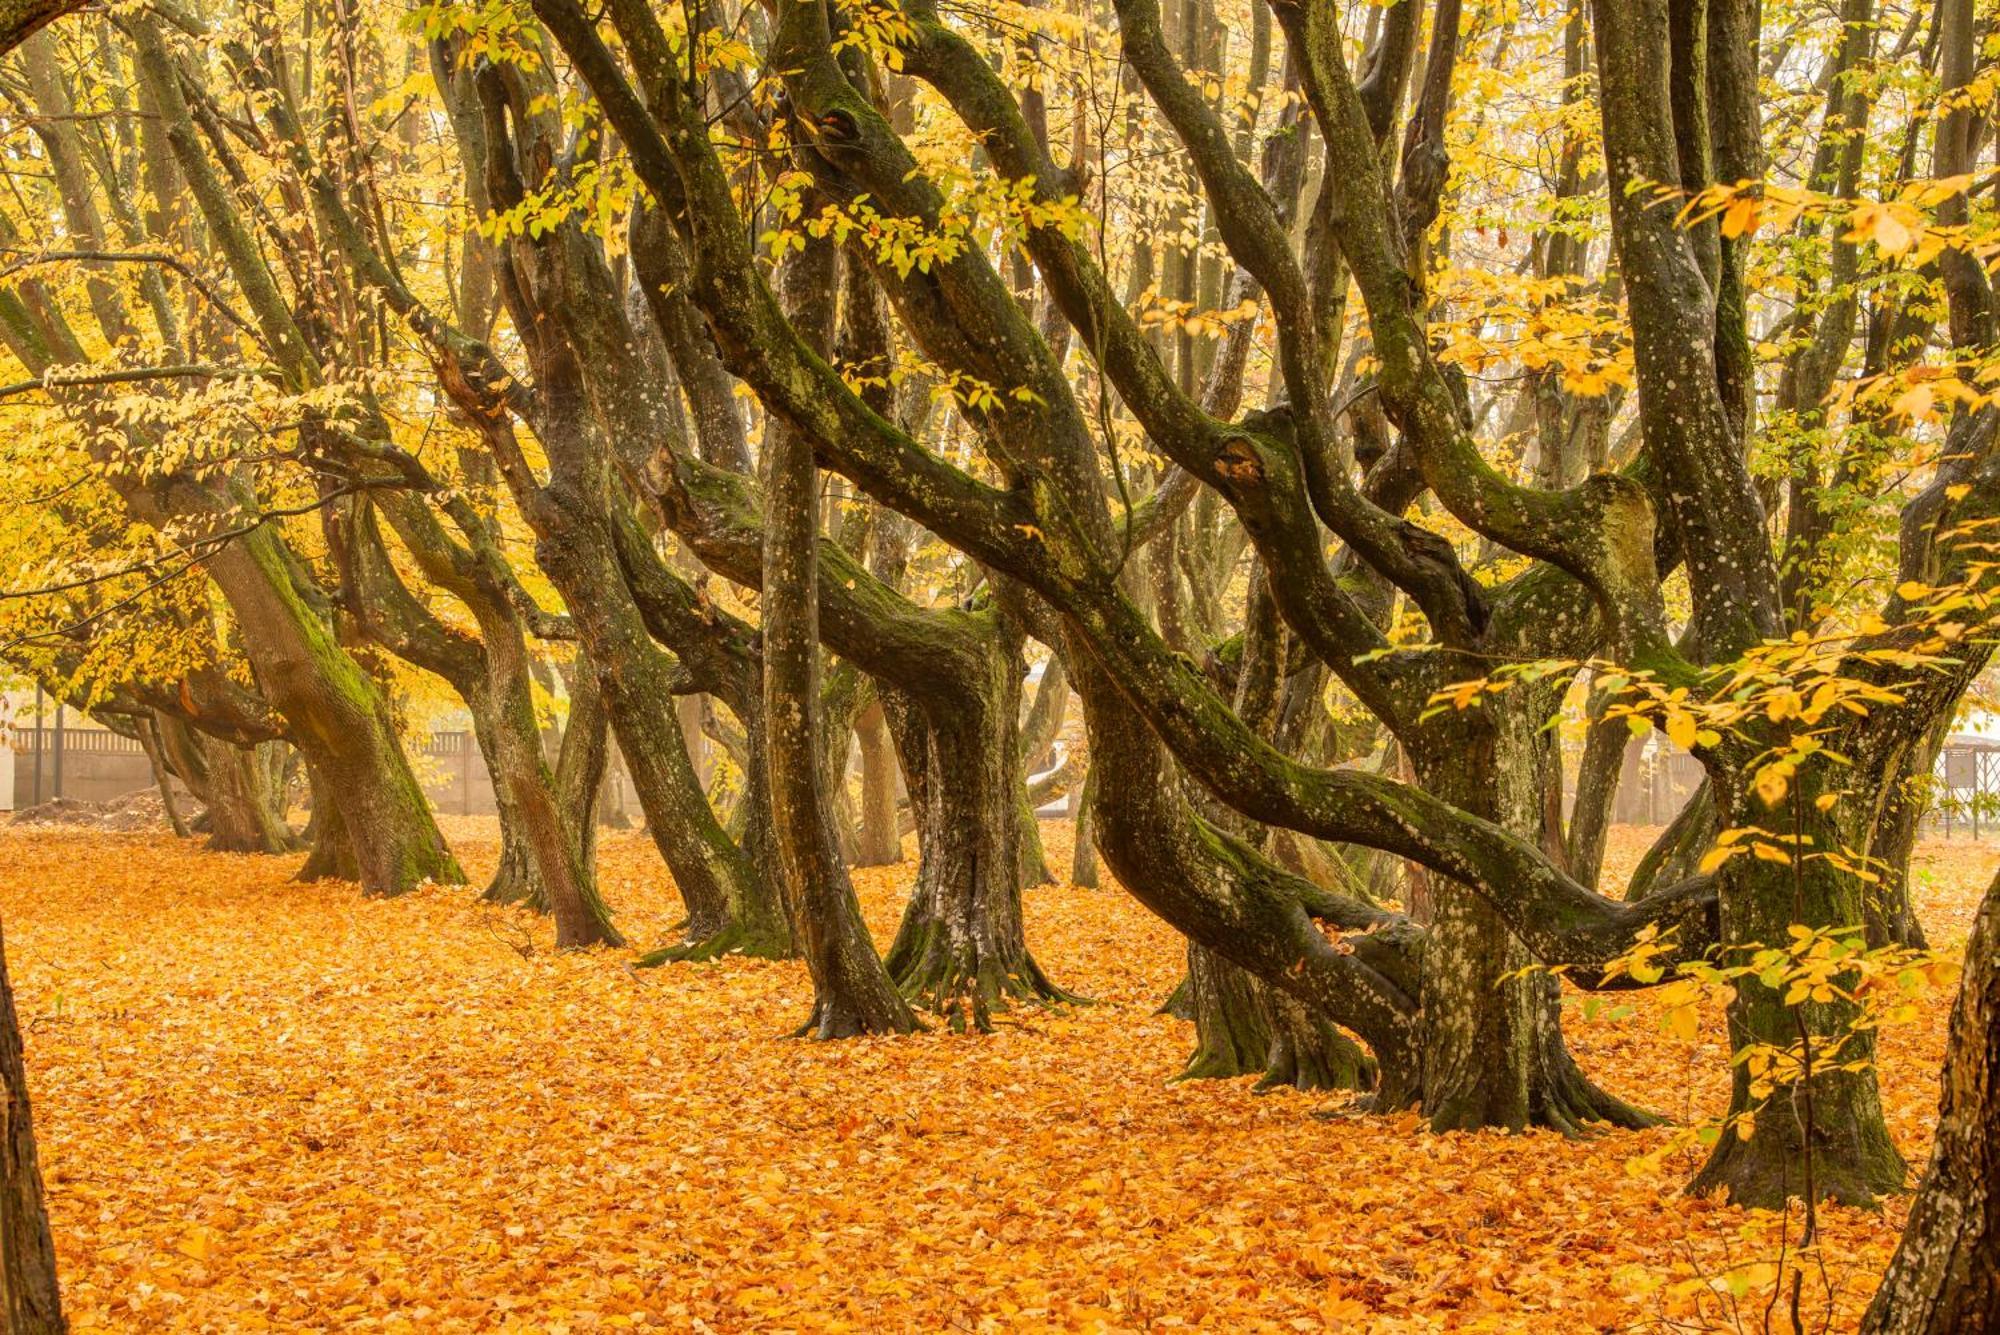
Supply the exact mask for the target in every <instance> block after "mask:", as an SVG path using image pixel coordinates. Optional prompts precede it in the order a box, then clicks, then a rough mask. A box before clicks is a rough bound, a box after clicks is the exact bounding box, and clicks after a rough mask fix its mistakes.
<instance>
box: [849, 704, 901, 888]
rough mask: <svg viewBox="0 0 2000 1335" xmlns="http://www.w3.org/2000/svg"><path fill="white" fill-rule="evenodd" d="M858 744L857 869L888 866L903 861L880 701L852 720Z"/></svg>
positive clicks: (889, 742) (892, 755)
mask: <svg viewBox="0 0 2000 1335" xmlns="http://www.w3.org/2000/svg"><path fill="white" fill-rule="evenodd" d="M854 735H855V736H856V737H857V738H858V739H860V743H861V848H860V852H859V856H857V857H856V858H855V865H856V866H858V867H887V866H890V865H892V864H894V863H898V862H901V861H902V860H903V840H902V838H901V835H900V832H899V830H898V829H897V820H896V776H897V767H896V743H895V741H894V739H893V738H891V737H890V736H889V722H888V719H887V718H885V717H884V715H883V712H882V702H881V701H880V700H871V701H870V702H869V704H868V708H866V709H864V710H862V711H861V717H860V718H858V719H856V720H855V723H854Z"/></svg>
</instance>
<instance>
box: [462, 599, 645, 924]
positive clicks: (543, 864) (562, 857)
mask: <svg viewBox="0 0 2000 1335" xmlns="http://www.w3.org/2000/svg"><path fill="white" fill-rule="evenodd" d="M486 655H487V665H488V666H487V673H488V678H489V681H490V685H491V689H492V693H493V697H494V701H493V703H494V710H493V729H492V736H493V748H494V760H495V761H496V762H497V763H498V766H499V768H498V770H497V772H496V773H495V774H494V776H493V781H494V785H495V786H496V787H504V788H505V789H506V792H507V795H508V797H509V798H510V799H511V800H512V802H513V805H514V809H515V811H516V813H517V819H518V820H519V822H520V829H521V833H522V835H523V837H524V838H525V840H526V842H527V844H528V848H529V851H530V853H531V854H532V856H533V858H534V866H535V874H536V877H537V879H538V880H539V881H540V883H541V884H542V886H543V887H544V888H545V889H546V891H547V893H548V900H549V913H550V915H551V916H552V917H553V918H554V919H555V924H556V947H557V949H561V950H570V949H579V948H582V947H585V946H593V945H613V946H616V945H623V944H624V943H625V939H624V937H622V936H620V935H619V933H618V929H617V928H615V927H613V926H612V925H611V913H610V910H609V909H607V908H606V907H605V906H604V901H603V900H602V899H600V898H599V897H598V895H597V888H596V878H595V877H594V876H593V875H592V874H591V869H590V867H589V866H588V865H586V864H585V863H584V862H582V860H581V853H582V847H581V845H580V843H579V842H578V840H577V839H576V837H575V829H574V825H575V822H574V821H573V820H572V821H565V820H564V813H563V812H562V811H560V810H558V808H557V806H556V796H555V790H556V782H555V778H556V776H555V775H554V774H552V773H551V772H550V770H549V764H548V757H547V756H546V754H545V753H544V752H543V750H542V734H541V729H540V726H539V725H538V724H537V722H536V720H535V704H534V696H533V694H532V691H531V689H530V683H531V678H530V675H529V672H528V664H527V655H526V646H525V645H524V644H523V643H522V641H521V639H520V638H519V636H518V635H516V636H511V637H510V636H506V635H501V634H488V635H487V636H486ZM582 817H583V819H586V820H587V819H588V818H589V812H588V811H586V812H584V813H582Z"/></svg>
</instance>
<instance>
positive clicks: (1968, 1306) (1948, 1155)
mask: <svg viewBox="0 0 2000 1335" xmlns="http://www.w3.org/2000/svg"><path fill="white" fill-rule="evenodd" d="M1942 1083H1943V1085H1944V1094H1943V1097H1942V1098H1941V1099H1940V1100H1939V1104H1938V1128H1937V1140H1936V1142H1935V1145H1934V1147H1933V1149H1932V1151H1931V1164H1930V1168H1929V1170H1928V1171H1927V1172H1926V1173H1925V1174H1924V1182H1923V1185H1922V1187H1920V1188H1919V1189H1918V1191H1917V1198H1916V1201H1915V1203H1914V1204H1913V1205H1912V1206H1911V1208H1910V1220H1909V1223H1908V1224H1907V1225H1906V1226H1905V1227H1904V1229H1903V1240H1902V1242H1901V1244H1900V1245H1899V1246H1898V1247H1897V1248H1896V1255H1895V1258H1894V1259H1893V1260H1891V1261H1890V1262H1889V1271H1888V1274H1886V1275H1885V1276H1884V1277H1883V1279H1882V1287H1881V1289H1880V1290H1879V1291H1878V1292H1877V1293H1876V1295H1875V1301H1874V1303H1873V1304H1872V1305H1871V1306H1870V1307H1869V1309H1868V1315H1867V1317H1866V1318H1865V1319H1864V1320H1863V1321H1862V1325H1861V1329H1862V1331H1863V1332H1864V1335H1991V1333H1992V1332H1995V1331H2000V878H1996V879H1995V880H1994V882H1993V883H1992V884H1991V885H1989V886H1987V888H1986V898H1985V899H1984V900H1983V901H1982V902H1981V903H1980V906H1979V914H1978V917H1977V918H1975V919H1974V921H1973V925H1972V939H1971V940H1970V941H1968V942H1967V943H1966V948H1965V977H1964V981H1963V982H1961V983H1960V984H1959V990H1958V1004H1957V1005H1956V1006H1955V1007H1954V1008H1953V1010H1952V1013H1951V1042H1950V1045H1949V1046H1948V1047H1947V1048H1946V1049H1945V1063H1944V1072H1943V1077H1942Z"/></svg>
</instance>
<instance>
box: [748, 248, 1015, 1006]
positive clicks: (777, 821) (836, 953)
mask: <svg viewBox="0 0 2000 1335" xmlns="http://www.w3.org/2000/svg"><path fill="white" fill-rule="evenodd" d="M835 272H836V269H835V252H834V250H833V246H832V243H831V242H828V241H823V240H822V241H808V242H807V243H806V247H805V249H804V250H803V251H801V252H800V253H799V254H796V255H794V256H793V257H792V258H791V260H790V262H789V263H787V265H786V266H785V270H784V280H785V281H784V292H785V298H786V305H787V306H788V308H789V309H790V310H791V312H792V313H793V315H794V317H795V318H799V319H801V321H802V323H803V324H804V326H805V327H806V328H807V329H808V330H811V331H813V332H814V333H816V334H817V335H818V339H819V342H820V345H821V347H822V349H824V347H825V346H826V344H827V343H829V342H830V341H831V338H832V325H833V312H834V302H835V290H836V281H835ZM763 462H764V470H765V473H764V495H765V505H766V508H767V518H766V522H765V528H764V548H763V578H762V590H763V608H762V610H763V632H764V692H763V700H764V744H765V746H766V748H767V754H768V756H769V757H770V761H769V766H768V773H769V776H770V784H771V817H772V819H771V825H772V831H773V833H774V834H775V836H776V843H777V848H778V857H779V861H780V862H781V863H782V864H783V867H784V876H785V890H786V896H787V899H788V901H789V903H790V906H791V910H792V921H793V925H794V927H795V929H796V931H797V933H798V940H799V948H800V953H801V954H803V955H804V956H805V961H806V968H807V969H808V970H809V971H810V972H811V974H812V982H813V1004H812V1013H811V1015H810V1016H809V1017H808V1018H807V1019H806V1022H805V1023H804V1024H803V1025H801V1026H800V1027H799V1033H800V1034H801V1035H802V1036H809V1037H812V1038H816V1039H837V1038H849V1037H852V1036H855V1035H858V1034H907V1033H910V1032H911V1031H913V1030H914V1029H916V1027H917V1021H916V1017H915V1016H913V1015H911V1013H910V1008H909V1005H908V1003H906V1002H905V1001H904V1000H903V997H902V995H901V994H900V993H899V992H898V991H897V990H896V985H895V983H894V982H892V981H891V979H890V977H889V973H888V970H886V969H885V968H883V965H882V957H881V956H880V955H878V954H876V952H875V943H874V941H873V940H872V939H871V938H870V937H869V935H868V925H867V923H866V922H864V921H863V920H862V917H861V905H860V903H859V902H858V901H857V900H856V899H855V895H854V886H853V884H852V882H851V881H850V880H849V879H848V875H847V867H846V865H845V864H844V863H842V862H841V860H840V854H839V849H838V846H837V842H836V838H835V835H834V830H833V814H832V812H831V811H830V810H829V809H828V806H827V794H826V792H825V790H824V787H823V785H822V776H823V774H824V768H823V766H822V763H821V760H820V755H819V748H820V746H821V745H822V743H823V740H824V730H823V729H822V728H821V726H820V709H821V704H822V701H821V696H820V663H819V652H820V650H819V596H818V595H819V591H818V582H819V569H818V565H819V561H818V556H819V470H818V469H817V468H815V467H814V466H813V456H812V443H811V442H810V441H809V440H807V439H806V437H805V436H804V435H802V434H800V433H799V432H797V431H795V430H793V429H791V428H790V427H788V426H785V425H782V424H777V425H774V427H773V429H772V431H771V433H770V435H769V436H768V437H767V438H766V440H765V444H764V461H763ZM1008 870H1009V871H1010V873H1011V870H1012V866H1011V864H1009V867H1008Z"/></svg>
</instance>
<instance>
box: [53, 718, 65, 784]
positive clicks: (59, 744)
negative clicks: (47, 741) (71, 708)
mask: <svg viewBox="0 0 2000 1335" xmlns="http://www.w3.org/2000/svg"><path fill="white" fill-rule="evenodd" d="M64 712H65V711H64V706H63V702H62V701H60V700H58V701H56V783H55V789H56V791H55V796H56V800H58V801H61V800H62V795H63V782H62V769H63V714H64Z"/></svg>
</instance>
